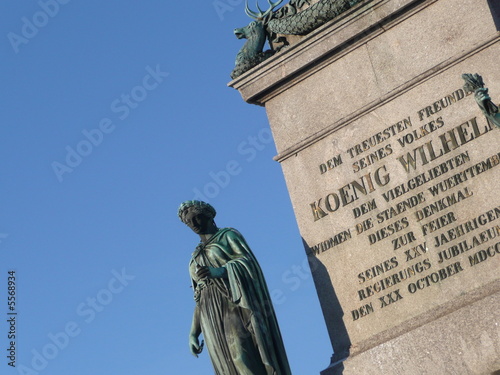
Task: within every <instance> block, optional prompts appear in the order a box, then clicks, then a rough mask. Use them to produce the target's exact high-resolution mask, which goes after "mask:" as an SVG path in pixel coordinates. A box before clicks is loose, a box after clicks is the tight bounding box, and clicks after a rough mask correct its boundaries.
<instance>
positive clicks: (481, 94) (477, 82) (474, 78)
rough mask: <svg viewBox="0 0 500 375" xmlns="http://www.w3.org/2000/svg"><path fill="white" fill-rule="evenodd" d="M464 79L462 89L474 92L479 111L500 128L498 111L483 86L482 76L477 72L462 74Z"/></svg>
mask: <svg viewBox="0 0 500 375" xmlns="http://www.w3.org/2000/svg"><path fill="white" fill-rule="evenodd" d="M462 78H463V80H464V81H465V84H464V90H465V91H471V92H474V99H476V103H477V105H478V106H479V108H481V111H482V112H483V114H484V115H485V116H486V118H487V119H488V120H490V121H491V122H492V123H493V124H494V125H495V126H497V127H499V128H500V112H499V110H498V106H496V105H495V104H494V103H493V102H492V101H491V98H490V96H489V95H488V89H487V88H486V87H484V82H483V77H481V76H480V75H479V74H477V73H476V74H462Z"/></svg>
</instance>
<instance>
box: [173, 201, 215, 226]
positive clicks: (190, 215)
mask: <svg viewBox="0 0 500 375" xmlns="http://www.w3.org/2000/svg"><path fill="white" fill-rule="evenodd" d="M177 214H178V215H179V219H181V221H182V222H183V223H184V224H186V225H187V226H188V227H189V228H191V229H192V230H193V232H195V233H197V234H206V233H207V232H208V231H210V230H211V229H213V228H216V226H215V222H214V218H215V215H216V214H217V212H216V211H215V208H213V207H212V206H211V205H210V204H208V203H206V202H202V201H194V200H193V201H185V202H182V203H181V205H180V206H179V210H178V211H177Z"/></svg>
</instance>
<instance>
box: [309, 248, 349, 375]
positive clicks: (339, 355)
mask: <svg viewBox="0 0 500 375" xmlns="http://www.w3.org/2000/svg"><path fill="white" fill-rule="evenodd" d="M302 242H303V244H304V248H305V250H306V254H307V258H308V261H309V267H310V268H311V272H312V274H313V279H314V284H315V286H316V292H317V293H318V297H319V301H320V304H321V309H322V311H323V316H324V318H325V323H326V327H327V330H328V334H329V336H330V342H331V344H332V349H333V355H332V357H331V360H330V365H329V366H328V368H326V369H325V370H323V371H321V375H340V374H342V373H343V370H344V365H343V361H345V360H346V359H347V357H349V351H350V347H351V340H350V338H349V334H348V333H347V329H346V326H345V324H344V320H343V316H344V310H342V306H340V302H339V300H338V298H337V294H336V293H335V289H334V287H333V285H332V282H331V280H330V276H329V275H328V271H327V269H326V267H325V266H324V265H323V263H321V261H320V260H319V259H318V258H317V257H316V256H314V254H313V253H312V252H311V249H310V247H309V246H308V245H307V243H306V242H305V241H304V239H302Z"/></svg>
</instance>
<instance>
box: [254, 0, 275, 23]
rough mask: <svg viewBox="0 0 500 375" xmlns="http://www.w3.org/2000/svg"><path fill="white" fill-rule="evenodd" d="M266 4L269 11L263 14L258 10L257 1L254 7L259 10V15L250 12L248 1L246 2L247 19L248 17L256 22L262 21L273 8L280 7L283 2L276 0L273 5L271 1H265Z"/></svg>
mask: <svg viewBox="0 0 500 375" xmlns="http://www.w3.org/2000/svg"><path fill="white" fill-rule="evenodd" d="M267 2H268V3H269V9H268V10H266V11H265V12H263V11H262V9H260V7H259V2H258V1H257V4H256V5H257V9H258V10H259V13H257V12H254V11H252V10H250V8H249V7H248V0H246V4H245V14H246V15H247V16H248V17H250V18H252V19H254V20H256V21H259V20H262V19H264V18H265V17H267V16H268V15H269V14H270V13H271V12H272V11H273V9H274V8H275V7H277V6H278V5H280V4H281V3H282V2H283V0H278V1H276V2H275V3H273V2H272V1H271V0H267Z"/></svg>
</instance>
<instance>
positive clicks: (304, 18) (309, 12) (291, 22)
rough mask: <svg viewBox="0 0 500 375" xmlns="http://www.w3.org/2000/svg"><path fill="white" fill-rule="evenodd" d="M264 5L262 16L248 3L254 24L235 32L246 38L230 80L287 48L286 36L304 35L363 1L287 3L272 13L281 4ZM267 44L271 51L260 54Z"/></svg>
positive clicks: (306, 0) (333, 0)
mask: <svg viewBox="0 0 500 375" xmlns="http://www.w3.org/2000/svg"><path fill="white" fill-rule="evenodd" d="M267 1H268V3H269V9H268V10H266V11H265V12H263V11H262V10H261V9H260V8H259V4H258V3H257V9H258V12H253V11H251V10H250V8H249V7H248V0H247V3H246V7H245V13H246V14H247V16H249V17H250V18H252V19H254V21H253V22H252V23H250V24H249V25H248V26H246V27H242V28H239V29H235V30H234V34H235V35H236V37H237V38H238V39H244V38H245V39H247V41H246V43H245V45H244V46H243V47H242V48H241V50H240V51H239V53H238V55H237V56H236V67H235V68H234V70H233V72H232V73H231V78H233V79H234V78H236V77H238V76H239V75H241V74H243V73H244V72H246V71H247V70H249V69H251V68H253V67H254V66H256V65H258V64H260V63H261V62H262V61H264V60H265V59H267V58H268V57H270V56H272V55H273V54H274V53H275V52H278V51H279V50H280V49H282V48H284V47H286V46H287V45H288V41H287V39H286V35H306V34H308V33H310V32H311V31H312V30H314V29H316V28H318V27H319V26H321V25H323V24H325V23H326V22H328V21H330V20H332V19H334V18H335V17H337V16H338V15H340V14H341V13H343V12H345V11H346V10H348V9H349V8H351V7H352V6H354V5H356V4H358V3H360V2H362V1H363V0H318V1H316V2H313V1H312V0H290V1H289V2H288V4H287V5H285V6H283V7H281V8H280V9H279V10H277V11H276V12H274V13H273V11H274V8H275V7H277V6H278V5H280V4H281V2H282V1H283V0H278V1H277V2H276V3H273V2H272V1H271V0H267ZM366 2H369V0H366ZM311 3H313V4H311ZM266 40H267V41H268V42H269V44H270V46H271V49H270V50H267V51H264V52H263V51H262V50H263V48H264V45H265V42H266ZM280 44H281V45H280ZM277 46H279V47H277Z"/></svg>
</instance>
